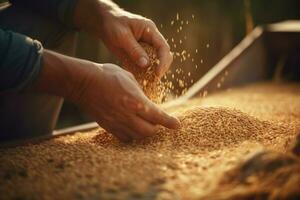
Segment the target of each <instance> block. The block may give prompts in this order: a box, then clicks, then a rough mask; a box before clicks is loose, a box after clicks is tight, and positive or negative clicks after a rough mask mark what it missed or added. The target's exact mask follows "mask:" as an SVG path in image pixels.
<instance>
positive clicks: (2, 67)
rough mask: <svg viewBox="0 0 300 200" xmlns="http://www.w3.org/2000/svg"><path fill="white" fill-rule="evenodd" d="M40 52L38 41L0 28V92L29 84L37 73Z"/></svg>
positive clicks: (41, 48)
mask: <svg viewBox="0 0 300 200" xmlns="http://www.w3.org/2000/svg"><path fill="white" fill-rule="evenodd" d="M42 52H43V47H42V45H41V43H40V42H38V41H36V40H32V39H30V38H28V37H26V36H24V35H21V34H18V33H14V32H11V31H4V30H2V29H0V93H1V92H6V91H12V90H13V91H20V90H22V89H24V88H25V87H27V86H29V85H30V84H31V83H32V81H34V80H35V79H36V77H37V76H38V74H39V71H40V68H41V58H42Z"/></svg>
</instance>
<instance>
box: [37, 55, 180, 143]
mask: <svg viewBox="0 0 300 200" xmlns="http://www.w3.org/2000/svg"><path fill="white" fill-rule="evenodd" d="M43 60H44V66H43V68H42V72H41V75H40V76H39V79H38V81H37V83H36V85H35V89H36V91H41V92H47V93H50V94H55V95H58V96H63V97H65V98H68V99H69V100H71V101H73V102H74V103H75V104H77V105H78V106H79V107H80V108H81V109H82V110H83V111H85V112H86V113H87V114H89V115H90V116H92V117H93V118H94V119H95V120H96V121H97V122H98V124H99V125H100V126H101V127H102V128H104V129H105V130H107V131H108V132H110V133H112V134H114V135H115V136H116V137H118V138H119V139H120V140H122V141H130V140H131V139H142V138H144V137H147V136H151V135H153V134H155V132H156V130H157V125H163V126H165V127H167V128H173V129H175V128H178V127H179V126H180V123H179V121H178V120H177V119H176V118H174V117H171V116H169V115H168V114H167V113H165V112H164V111H162V110H160V109H159V108H158V107H157V105H155V104H154V103H152V102H151V101H150V100H149V99H147V97H146V96H145V95H144V93H143V92H142V90H141V89H140V88H139V86H138V83H137V82H136V80H135V79H134V77H133V75H132V74H131V73H129V72H127V71H125V70H123V69H121V68H120V67H118V66H116V65H113V64H97V63H93V62H89V61H84V60H80V59H75V58H71V57H67V56H63V55H61V54H57V53H53V52H49V51H45V52H44V59H43Z"/></svg>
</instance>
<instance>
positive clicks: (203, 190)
mask: <svg viewBox="0 0 300 200" xmlns="http://www.w3.org/2000/svg"><path fill="white" fill-rule="evenodd" d="M283 88H284V90H283ZM269 90H272V92H273V95H272V96H270V95H269V94H268V91H269ZM291 91H293V92H291ZM251 94H253V95H254V97H253V96H252V95H251ZM274 97H275V98H274ZM279 97H280V98H279ZM255 99H257V100H255ZM229 100H230V101H229ZM229 102H231V103H232V104H235V106H233V105H231V106H226V105H229V104H230V103H229ZM266 102H268V104H266ZM241 108H242V109H241ZM299 109H300V85H296V84H294V85H293V84H287V85H273V84H260V85H256V86H249V87H246V88H241V89H234V90H233V91H231V92H223V93H220V94H216V95H212V96H210V97H208V98H206V99H202V98H199V99H197V100H193V101H191V102H187V104H185V105H182V106H181V107H177V108H176V111H177V116H178V117H179V118H180V120H181V121H182V129H181V130H177V131H171V130H166V129H164V128H161V129H160V130H159V133H158V135H156V136H154V137H153V138H148V139H147V140H145V141H141V142H135V143H134V144H122V143H120V142H118V141H117V140H116V139H115V138H113V137H112V136H111V135H109V134H107V133H105V132H104V131H103V130H102V129H99V130H94V131H90V132H88V134H87V133H77V134H74V135H69V136H63V137H59V138H55V139H52V140H48V141H45V142H43V143H39V144H35V145H33V144H31V145H27V146H22V147H16V148H6V149H1V150H0V163H1V165H0V194H1V197H2V198H3V199H11V198H19V197H23V198H24V199H57V197H60V199H199V198H201V197H204V196H206V195H207V194H208V193H210V192H211V191H214V190H215V186H216V185H218V183H219V178H221V177H223V174H224V173H225V172H226V171H228V170H230V169H233V168H234V167H235V166H237V165H238V164H239V163H241V161H244V160H245V159H246V158H247V156H249V154H252V153H253V152H256V151H258V150H265V149H267V150H272V151H275V150H276V151H278V152H286V150H287V149H289V146H290V144H291V142H292V139H293V138H294V137H295V135H296V133H297V132H298V128H299V127H300V120H299V119H298V116H299V114H300V112H299V113H298V111H299ZM178 111H180V112H179V113H178ZM272 116H273V118H272ZM294 151H296V152H297V148H295V149H294Z"/></svg>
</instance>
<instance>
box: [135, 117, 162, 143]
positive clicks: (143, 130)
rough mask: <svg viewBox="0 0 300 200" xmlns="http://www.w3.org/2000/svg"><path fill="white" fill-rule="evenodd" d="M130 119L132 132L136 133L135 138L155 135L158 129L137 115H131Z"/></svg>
mask: <svg viewBox="0 0 300 200" xmlns="http://www.w3.org/2000/svg"><path fill="white" fill-rule="evenodd" d="M129 120H130V123H129V125H130V129H131V130H133V132H132V133H133V134H134V135H132V137H133V138H134V139H142V138H145V137H150V136H153V135H154V134H155V133H156V132H157V130H158V127H157V126H155V125H153V124H151V123H149V122H147V121H145V120H144V119H142V118H140V117H139V116H137V115H133V116H132V117H129Z"/></svg>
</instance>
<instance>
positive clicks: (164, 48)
mask: <svg viewBox="0 0 300 200" xmlns="http://www.w3.org/2000/svg"><path fill="white" fill-rule="evenodd" d="M141 39H142V40H143V41H145V42H147V43H149V44H152V45H153V46H154V47H155V48H156V49H157V51H158V52H157V53H158V58H159V61H160V63H159V66H158V68H157V70H156V74H157V76H159V77H162V76H163V75H164V74H165V73H166V72H167V71H168V69H169V68H170V66H171V64H172V62H173V54H172V53H171V51H170V46H169V44H168V43H167V41H166V39H165V38H164V37H163V35H162V34H161V33H160V32H159V31H158V29H157V27H156V26H155V24H154V23H153V22H152V21H150V22H149V23H148V26H147V28H146V29H145V31H144V32H143V35H142V38H141Z"/></svg>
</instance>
